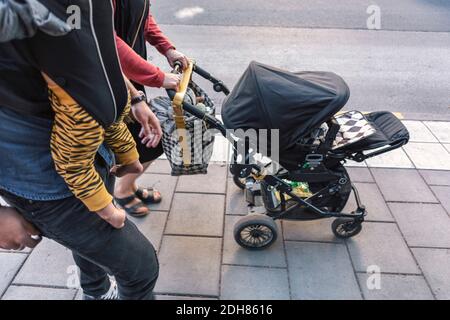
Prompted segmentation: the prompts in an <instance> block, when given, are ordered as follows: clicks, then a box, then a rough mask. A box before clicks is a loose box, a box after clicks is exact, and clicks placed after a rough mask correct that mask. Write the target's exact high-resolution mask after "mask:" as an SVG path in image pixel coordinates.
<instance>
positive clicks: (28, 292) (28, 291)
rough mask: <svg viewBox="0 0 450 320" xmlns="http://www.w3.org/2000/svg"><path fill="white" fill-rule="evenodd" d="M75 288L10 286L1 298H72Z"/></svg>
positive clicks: (75, 291)
mask: <svg viewBox="0 0 450 320" xmlns="http://www.w3.org/2000/svg"><path fill="white" fill-rule="evenodd" d="M76 293H77V290H75V289H56V288H46V287H28V286H14V285H12V286H10V287H9V288H8V290H7V291H6V292H5V295H4V296H3V298H2V300H73V299H74V297H75V295H76Z"/></svg>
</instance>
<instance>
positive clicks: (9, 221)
mask: <svg viewBox="0 0 450 320" xmlns="http://www.w3.org/2000/svg"><path fill="white" fill-rule="evenodd" d="M39 235H40V232H39V231H38V230H37V229H36V228H35V227H34V226H33V225H32V224H31V223H29V222H28V221H27V220H25V219H24V218H23V217H22V216H21V215H20V214H19V213H18V212H17V211H16V210H15V209H13V208H8V207H2V206H0V248H2V249H6V250H23V249H24V248H25V247H28V248H34V247H35V246H36V245H37V244H38V243H39V242H40V241H41V239H40V238H39V239H33V238H32V236H34V237H36V236H39Z"/></svg>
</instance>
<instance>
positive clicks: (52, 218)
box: [0, 159, 159, 300]
mask: <svg viewBox="0 0 450 320" xmlns="http://www.w3.org/2000/svg"><path fill="white" fill-rule="evenodd" d="M96 169H97V171H98V172H99V174H100V175H101V176H102V178H103V181H104V182H105V185H106V186H107V188H108V189H109V191H110V192H111V190H112V188H113V186H114V177H113V176H111V175H110V174H109V168H108V166H107V165H106V164H105V163H104V162H103V161H102V160H101V159H98V160H97V165H96ZM0 196H1V197H3V198H4V199H5V201H6V202H7V203H8V204H9V205H11V206H12V207H14V208H16V209H17V210H18V211H19V212H20V213H21V214H22V215H23V217H24V218H25V219H26V220H28V221H29V222H31V223H32V224H34V225H35V226H36V227H37V228H38V229H39V230H40V231H41V232H42V235H43V236H45V237H47V238H50V239H53V240H55V241H56V242H58V243H60V244H62V245H63V246H65V247H67V248H68V249H70V250H72V254H73V257H74V260H75V263H76V264H77V265H78V267H79V268H80V278H81V279H80V280H81V287H82V289H83V291H84V293H85V294H87V295H90V296H100V295H103V294H104V293H106V292H107V291H108V289H109V287H110V282H109V278H108V274H112V275H113V276H114V277H115V279H116V281H117V284H118V287H119V295H120V298H121V299H127V300H131V299H132V300H146V299H152V298H153V288H154V287H155V283H156V280H157V278H158V273H159V264H158V260H157V257H156V252H155V249H154V248H153V246H152V244H151V243H150V242H149V241H148V240H147V238H146V237H145V236H144V235H143V234H142V233H141V232H140V231H139V230H138V229H137V227H136V226H135V225H134V224H133V223H132V222H131V221H129V220H127V221H126V222H125V226H124V227H123V228H122V229H115V228H113V227H112V226H111V225H110V224H108V223H107V222H105V221H104V220H103V219H101V218H100V217H99V216H98V215H97V214H95V213H92V212H90V211H89V210H88V209H87V208H86V207H85V206H84V205H83V203H82V202H81V201H80V200H78V199H76V198H75V197H69V198H65V199H61V200H53V201H34V200H28V199H25V198H21V197H19V196H16V195H13V194H11V193H9V192H7V191H4V190H0ZM42 267H45V266H42Z"/></svg>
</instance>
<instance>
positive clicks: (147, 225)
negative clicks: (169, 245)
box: [129, 211, 168, 251]
mask: <svg viewBox="0 0 450 320" xmlns="http://www.w3.org/2000/svg"><path fill="white" fill-rule="evenodd" d="M167 216H168V213H167V212H165V211H152V212H151V213H150V215H148V216H145V217H142V218H134V217H130V216H129V219H130V220H131V221H133V222H134V223H135V224H136V226H137V227H138V229H139V230H140V231H141V232H142V233H143V234H144V235H145V236H146V237H147V239H148V240H150V242H151V243H152V244H153V246H154V247H155V249H156V251H158V250H159V247H160V246H161V240H162V236H163V232H164V227H165V225H166V221H167Z"/></svg>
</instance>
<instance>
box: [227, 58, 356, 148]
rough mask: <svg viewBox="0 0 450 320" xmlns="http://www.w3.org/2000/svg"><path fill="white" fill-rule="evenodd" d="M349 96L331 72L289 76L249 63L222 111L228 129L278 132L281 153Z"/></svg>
mask: <svg viewBox="0 0 450 320" xmlns="http://www.w3.org/2000/svg"><path fill="white" fill-rule="evenodd" d="M349 95H350V91H349V88H348V86H347V84H346V83H345V82H344V80H343V79H342V78H341V77H339V76H338V75H336V74H334V73H332V72H308V71H305V72H298V73H292V72H288V71H284V70H281V69H278V68H274V67H270V66H267V65H264V64H261V63H258V62H251V63H250V65H249V67H248V68H247V70H246V71H245V73H244V74H243V75H242V77H241V78H240V80H239V81H238V83H237V84H236V86H235V87H234V89H233V91H232V92H231V93H230V95H229V96H228V97H227V99H226V100H225V102H224V104H223V107H222V118H223V121H224V124H225V126H226V127H227V128H228V129H250V128H253V129H279V130H280V131H279V134H280V151H281V152H282V153H283V151H285V150H287V149H290V148H291V147H292V146H293V145H294V144H295V143H296V142H297V141H298V140H299V139H300V138H302V137H304V136H306V135H307V134H309V133H311V132H312V130H314V129H315V128H317V127H319V126H320V125H321V124H322V123H323V122H325V121H327V120H329V119H330V117H331V116H333V115H334V114H335V113H336V112H338V111H339V110H340V109H341V108H342V107H343V106H344V105H345V103H346V102H347V100H348V98H349Z"/></svg>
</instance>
